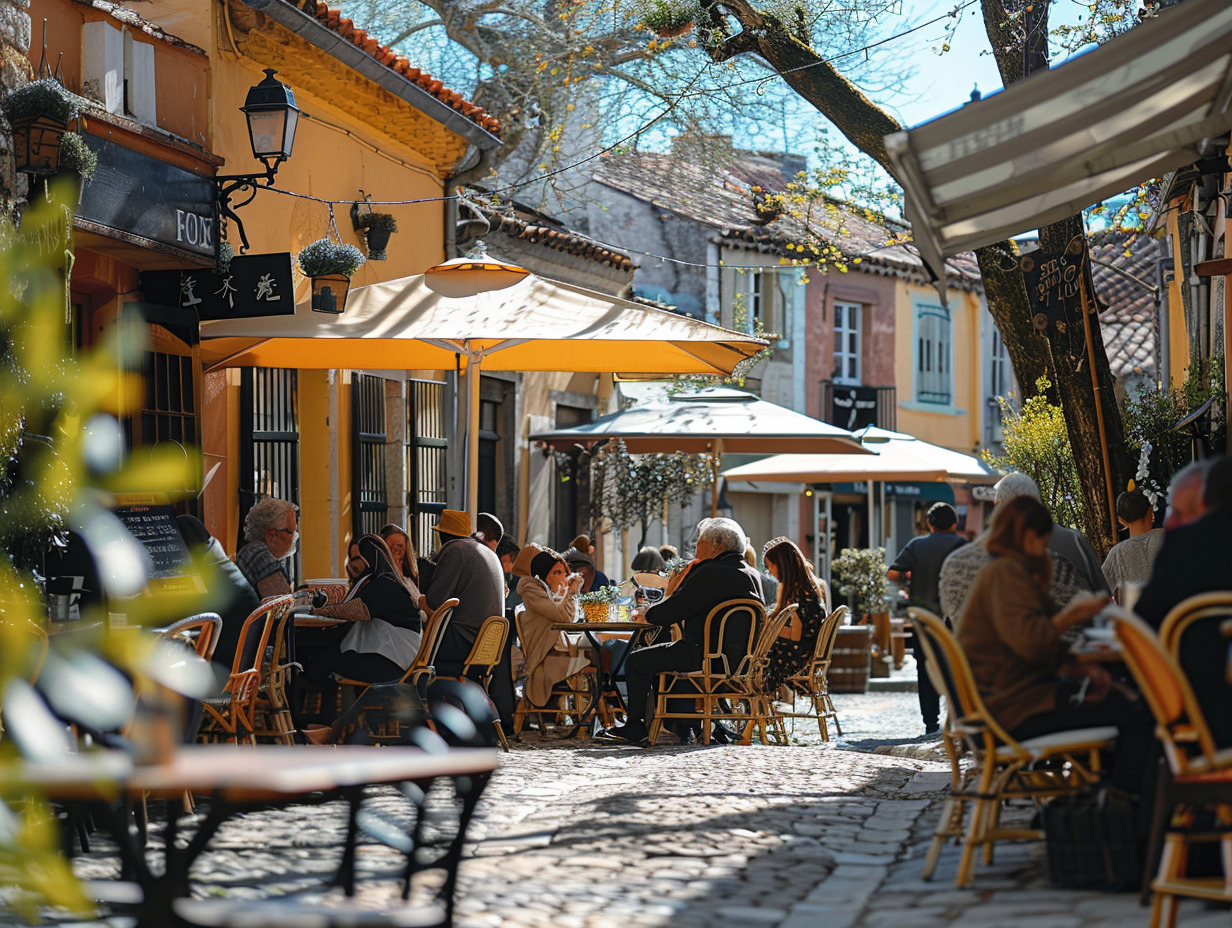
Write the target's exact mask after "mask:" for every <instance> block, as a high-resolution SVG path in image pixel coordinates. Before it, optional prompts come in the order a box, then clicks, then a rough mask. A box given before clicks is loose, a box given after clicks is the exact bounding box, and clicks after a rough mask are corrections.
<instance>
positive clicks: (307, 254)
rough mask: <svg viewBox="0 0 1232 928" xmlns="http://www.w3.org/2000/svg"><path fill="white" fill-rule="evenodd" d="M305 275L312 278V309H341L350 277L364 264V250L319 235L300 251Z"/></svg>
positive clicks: (302, 271) (324, 310) (328, 311)
mask: <svg viewBox="0 0 1232 928" xmlns="http://www.w3.org/2000/svg"><path fill="white" fill-rule="evenodd" d="M296 260H297V261H298V263H299V269H300V271H301V273H303V275H304V276H305V277H309V278H311V279H312V308H313V310H314V311H316V312H319V313H333V314H335V315H337V314H339V313H341V312H342V310H343V308H344V307H345V306H346V295H347V290H348V289H349V288H350V286H351V277H352V276H354V274H355V272H356V271H358V270H359V269H360V267H361V266H362V265H363V263H364V253H363V252H362V251H360V250H359V249H358V248H356V247H355V246H354V245H344V244H341V243H339V242H335V241H333V240H332V239H328V238H320V239H317V240H316V241H315V242H312V243H311V244H309V245H306V246H305V247H304V248H303V250H301V251H300V253H299V255H298V256H297V259H296Z"/></svg>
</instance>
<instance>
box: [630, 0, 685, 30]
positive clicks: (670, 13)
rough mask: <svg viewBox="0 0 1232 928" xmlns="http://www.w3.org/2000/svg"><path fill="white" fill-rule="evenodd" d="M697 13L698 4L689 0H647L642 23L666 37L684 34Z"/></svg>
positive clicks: (644, 4) (642, 14)
mask: <svg viewBox="0 0 1232 928" xmlns="http://www.w3.org/2000/svg"><path fill="white" fill-rule="evenodd" d="M697 15H698V8H697V5H696V4H694V3H692V2H688V0H645V2H644V3H643V4H642V9H641V21H642V25H644V26H645V27H646V28H647V29H649V30H650V31H651V32H654V33H656V34H658V35H659V36H661V37H663V38H665V39H671V38H675V37H676V36H679V35H684V34H685V33H686V32H688V31H689V30H690V29H692V28H693V22H694V20H695V19H696V18H697Z"/></svg>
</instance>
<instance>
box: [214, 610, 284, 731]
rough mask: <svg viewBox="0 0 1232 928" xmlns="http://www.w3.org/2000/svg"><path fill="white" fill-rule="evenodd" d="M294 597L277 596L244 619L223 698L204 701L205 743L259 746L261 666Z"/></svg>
mask: <svg viewBox="0 0 1232 928" xmlns="http://www.w3.org/2000/svg"><path fill="white" fill-rule="evenodd" d="M294 603H295V597H294V596H277V597H274V598H272V599H269V600H267V601H266V602H264V603H262V604H261V605H260V606H258V607H257V608H256V609H255V610H254V611H253V613H252V614H251V615H250V616H248V618H246V619H245V620H244V625H243V627H242V628H241V629H240V637H239V641H238V642H237V643H236V646H235V663H234V664H233V665H232V667H231V675H230V677H228V678H227V685H226V687H225V688H224V689H223V692H222V695H220V696H210V697H207V698H206V699H205V700H203V701H202V704H201V706H202V710H203V712H202V717H201V730H200V731H199V732H198V734H197V737H198V739H199V740H201V741H233V742H235V743H236V744H241V743H247V744H255V743H256V739H255V737H254V732H255V731H256V720H255V718H254V715H255V712H256V702H257V694H258V691H259V689H260V685H261V665H262V662H263V661H264V659H265V649H266V647H267V646H268V644H269V640H270V634H271V632H272V631H273V629H274V626H275V625H276V624H277V623H278V622H279V621H280V620H284V619H285V618H286V616H288V615H290V613H291V608H292V606H293V604H294Z"/></svg>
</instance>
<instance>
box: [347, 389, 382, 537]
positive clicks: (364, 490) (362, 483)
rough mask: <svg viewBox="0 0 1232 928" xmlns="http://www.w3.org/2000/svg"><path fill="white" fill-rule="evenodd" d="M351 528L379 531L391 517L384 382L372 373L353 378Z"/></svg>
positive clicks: (357, 532)
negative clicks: (388, 516) (386, 480)
mask: <svg viewBox="0 0 1232 928" xmlns="http://www.w3.org/2000/svg"><path fill="white" fill-rule="evenodd" d="M351 448H352V459H351V460H352V465H351V483H352V486H351V499H352V500H353V501H354V507H353V511H352V517H353V518H352V522H353V526H352V530H353V532H354V535H355V537H356V538H358V537H359V536H360V535H366V534H369V533H374V532H379V531H380V530H381V526H382V525H384V524H385V523H386V522H387V521H388V520H387V518H386V515H387V512H388V509H389V498H388V493H387V492H386V483H385V381H384V380H382V379H381V378H380V377H373V376H371V375H370V374H354V375H353V376H352V379H351Z"/></svg>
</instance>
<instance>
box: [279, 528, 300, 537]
mask: <svg viewBox="0 0 1232 928" xmlns="http://www.w3.org/2000/svg"><path fill="white" fill-rule="evenodd" d="M274 531H276V532H282V533H283V534H284V535H292V536H294V535H298V534H299V532H297V531H296V530H295V529H293V528H276V529H274Z"/></svg>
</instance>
